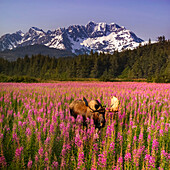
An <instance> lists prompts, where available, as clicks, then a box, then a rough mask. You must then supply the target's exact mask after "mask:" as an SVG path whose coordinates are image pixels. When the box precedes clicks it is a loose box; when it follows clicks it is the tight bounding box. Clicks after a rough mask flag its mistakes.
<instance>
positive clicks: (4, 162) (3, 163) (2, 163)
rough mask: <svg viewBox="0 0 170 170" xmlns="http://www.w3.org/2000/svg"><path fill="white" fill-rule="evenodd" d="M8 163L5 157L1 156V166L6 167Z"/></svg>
mask: <svg viewBox="0 0 170 170" xmlns="http://www.w3.org/2000/svg"><path fill="white" fill-rule="evenodd" d="M6 165H7V163H6V160H5V157H4V156H1V157H0V168H2V167H5V166H6Z"/></svg>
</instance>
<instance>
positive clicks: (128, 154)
mask: <svg viewBox="0 0 170 170" xmlns="http://www.w3.org/2000/svg"><path fill="white" fill-rule="evenodd" d="M125 161H127V162H129V161H131V153H127V154H126V155H125Z"/></svg>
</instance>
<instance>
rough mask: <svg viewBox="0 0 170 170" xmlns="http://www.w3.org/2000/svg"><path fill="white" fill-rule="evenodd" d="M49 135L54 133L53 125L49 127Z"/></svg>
mask: <svg viewBox="0 0 170 170" xmlns="http://www.w3.org/2000/svg"><path fill="white" fill-rule="evenodd" d="M49 132H50V133H54V125H53V123H52V124H51V125H50V130H49Z"/></svg>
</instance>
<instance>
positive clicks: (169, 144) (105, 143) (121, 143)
mask: <svg viewBox="0 0 170 170" xmlns="http://www.w3.org/2000/svg"><path fill="white" fill-rule="evenodd" d="M113 95H114V96H116V97H117V98H118V99H119V100H120V109H119V112H118V113H116V114H114V113H109V112H108V113H106V121H107V122H106V126H105V127H104V128H103V129H101V131H99V133H96V131H95V128H94V126H93V121H92V120H87V121H88V123H89V128H88V129H87V130H86V128H85V127H83V126H82V124H81V121H82V118H81V117H78V118H77V120H75V119H74V118H73V117H71V116H70V113H69V104H70V103H71V102H72V101H73V100H74V99H81V98H82V97H83V96H84V97H86V99H87V100H88V101H90V100H91V99H98V100H99V101H100V102H101V103H102V104H103V105H106V104H108V106H109V105H110V99H111V97H112V96H113ZM169 165H170V84H154V83H153V84H149V83H128V82H126V83H123V82H122V83H101V82H99V83H97V82H62V83H53V84H50V83H42V84H22V83H21V84H17V83H1V84H0V167H1V169H70V170H71V169H87V170H89V169H93V170H95V169H136V170H137V169H169V168H170V167H169Z"/></svg>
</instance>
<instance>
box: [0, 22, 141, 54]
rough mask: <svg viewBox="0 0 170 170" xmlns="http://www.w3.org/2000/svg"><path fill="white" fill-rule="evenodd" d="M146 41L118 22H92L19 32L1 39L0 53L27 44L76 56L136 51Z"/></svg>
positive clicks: (33, 28) (34, 28)
mask: <svg viewBox="0 0 170 170" xmlns="http://www.w3.org/2000/svg"><path fill="white" fill-rule="evenodd" d="M141 42H143V40H142V39H140V38H138V37H137V36H136V35H135V34H134V33H133V32H131V31H129V30H127V29H126V28H125V27H121V26H119V25H117V24H115V23H111V24H106V23H95V22H89V23H88V24H87V25H85V26H83V25H72V26H69V27H68V28H58V29H56V30H54V31H50V30H49V31H47V32H44V31H43V30H42V29H39V28H36V27H32V28H30V29H29V31H28V32H27V33H23V32H22V31H18V32H16V33H13V34H5V35H3V36H2V37H1V38H0V51H4V50H5V49H14V48H16V47H22V46H27V45H34V44H42V45H45V46H48V47H50V48H56V49H62V50H69V51H71V52H73V53H75V54H80V53H85V52H89V51H90V50H91V49H93V50H94V51H97V52H110V53H113V52H114V51H115V50H118V51H122V50H124V49H134V48H135V47H137V46H139V43H141Z"/></svg>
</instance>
